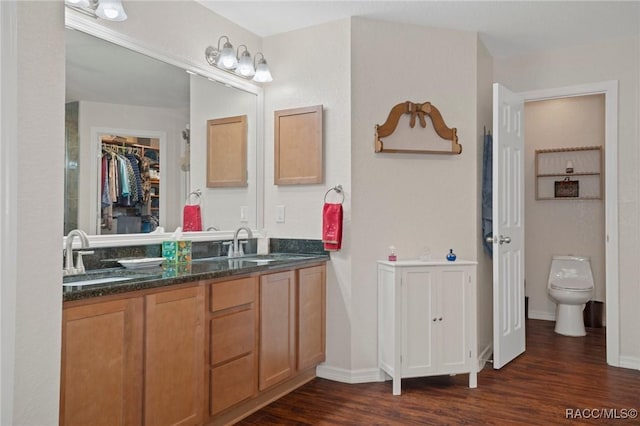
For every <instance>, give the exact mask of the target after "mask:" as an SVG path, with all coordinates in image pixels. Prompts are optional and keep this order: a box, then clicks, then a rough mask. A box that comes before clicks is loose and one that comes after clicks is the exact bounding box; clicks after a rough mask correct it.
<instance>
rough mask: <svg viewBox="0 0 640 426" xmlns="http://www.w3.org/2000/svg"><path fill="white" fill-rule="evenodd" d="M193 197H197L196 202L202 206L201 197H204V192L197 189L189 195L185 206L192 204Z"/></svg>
mask: <svg viewBox="0 0 640 426" xmlns="http://www.w3.org/2000/svg"><path fill="white" fill-rule="evenodd" d="M192 195H195V196H196V201H197V203H198V204H200V197H201V196H202V191H200V190H199V189H196V190H195V191H191V192H190V193H189V195H187V200H186V201H185V204H189V203H190V202H191V196H192Z"/></svg>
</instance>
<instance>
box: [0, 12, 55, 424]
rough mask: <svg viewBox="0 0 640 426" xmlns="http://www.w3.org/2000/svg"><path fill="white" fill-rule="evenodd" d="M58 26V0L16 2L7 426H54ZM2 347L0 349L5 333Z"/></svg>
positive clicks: (4, 419)
mask: <svg viewBox="0 0 640 426" xmlns="http://www.w3.org/2000/svg"><path fill="white" fill-rule="evenodd" d="M63 28H64V22H63V4H62V2H17V46H18V57H17V69H18V70H19V77H18V84H17V96H18V100H17V109H16V116H17V118H18V120H17V137H18V141H17V155H16V158H14V161H15V166H16V167H17V173H18V175H17V188H16V198H15V199H14V200H13V202H14V203H15V206H16V209H17V211H18V212H19V216H18V217H17V219H14V220H15V223H13V225H14V227H15V230H16V232H17V245H16V252H15V257H16V270H17V274H16V280H15V288H16V304H15V314H16V316H15V363H14V374H15V385H14V387H13V393H14V394H13V397H14V404H13V418H12V419H11V420H10V421H8V422H7V423H6V424H12V425H56V424H57V423H58V420H57V419H58V404H59V384H60V381H59V375H60V328H61V313H62V273H61V268H62V251H61V250H60V235H61V234H62V223H63V211H64V206H63V197H64V194H63V170H64V161H63V160H64V55H63V54H61V52H64V31H63ZM4 36H5V34H3V37H4ZM34 52H38V54H37V55H34ZM3 143H4V141H3ZM36 265H37V267H34V266H36ZM5 284H6V285H11V283H4V282H3V283H2V285H3V287H4V285H5ZM3 314H4V312H3ZM2 344H3V347H4V344H5V341H4V334H3V342H2ZM4 400H5V399H4V395H3V401H4ZM4 421H6V418H3V422H4Z"/></svg>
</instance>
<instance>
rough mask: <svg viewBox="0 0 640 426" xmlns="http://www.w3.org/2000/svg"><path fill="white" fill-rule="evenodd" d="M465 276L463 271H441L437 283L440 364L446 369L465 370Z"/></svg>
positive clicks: (466, 357)
mask: <svg viewBox="0 0 640 426" xmlns="http://www.w3.org/2000/svg"><path fill="white" fill-rule="evenodd" d="M468 277H469V275H468V274H467V273H466V272H465V271H464V270H446V271H442V275H441V284H440V288H439V291H440V315H439V317H441V318H442V322H441V323H440V324H439V326H440V327H441V332H442V339H441V348H442V349H441V351H440V353H441V356H442V363H441V365H442V366H443V367H445V368H446V370H447V371H450V372H455V371H456V370H459V371H466V370H468V368H467V366H466V365H467V360H468V359H469V356H468V353H467V351H468V349H469V348H467V343H466V342H467V341H468V340H469V336H468V335H467V333H469V332H470V331H469V330H468V327H466V325H465V324H466V322H467V315H469V312H471V311H470V307H469V306H467V303H468V297H467V293H466V287H467V285H469V284H468V282H467V281H468V279H469V278H468Z"/></svg>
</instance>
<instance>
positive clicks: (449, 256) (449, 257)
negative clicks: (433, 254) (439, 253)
mask: <svg viewBox="0 0 640 426" xmlns="http://www.w3.org/2000/svg"><path fill="white" fill-rule="evenodd" d="M447 260H448V261H449V262H453V261H455V260H456V254H455V253H454V252H453V249H449V253H447Z"/></svg>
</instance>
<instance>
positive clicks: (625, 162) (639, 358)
mask: <svg viewBox="0 0 640 426" xmlns="http://www.w3.org/2000/svg"><path fill="white" fill-rule="evenodd" d="M638 44H639V40H638V38H627V39H619V40H614V41H609V42H602V43H598V44H593V45H589V46H581V47H577V48H574V49H563V50H554V51H547V52H542V53H537V54H532V55H528V56H523V57H517V58H511V59H496V60H495V61H494V76H495V80H496V81H498V82H501V83H503V84H505V85H506V86H508V87H509V88H510V89H511V90H514V91H516V92H521V91H529V90H538V89H548V88H553V87H565V86H572V85H576V84H582V83H593V82H601V81H606V80H618V82H619V99H618V126H619V127H618V182H619V183H618V203H619V204H618V217H619V250H620V260H619V266H620V356H621V358H624V359H627V360H629V362H630V363H635V365H640V328H638V327H637V324H639V323H640V311H639V310H638V309H637V301H638V300H640V287H638V285H637V283H638V276H639V275H640V263H639V262H638V261H637V253H638V252H639V251H640V205H639V203H640V174H639V173H640V169H639V168H638V164H640V150H639V149H638V147H639V145H640V144H639V143H638V142H639V141H638V126H639V117H640V111H639V108H640V107H639V90H640V88H639V83H640V81H639V79H638V75H639V74H640V69H639V66H638V58H639V56H640V49H639V46H638Z"/></svg>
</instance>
